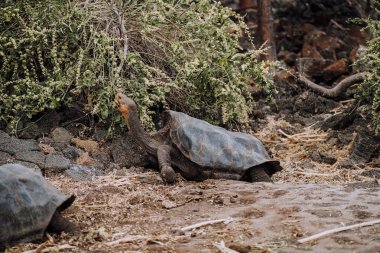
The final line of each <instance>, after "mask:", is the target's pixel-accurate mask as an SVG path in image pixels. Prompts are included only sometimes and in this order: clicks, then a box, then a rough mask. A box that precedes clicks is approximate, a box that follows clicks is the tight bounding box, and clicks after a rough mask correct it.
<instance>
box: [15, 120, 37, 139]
mask: <svg viewBox="0 0 380 253" xmlns="http://www.w3.org/2000/svg"><path fill="white" fill-rule="evenodd" d="M18 136H19V137H20V138H22V139H37V138H38V137H40V136H42V131H41V130H40V128H39V127H38V125H37V124H36V123H34V122H29V123H26V124H25V126H24V127H23V129H22V130H21V132H20V134H19V135H18Z"/></svg>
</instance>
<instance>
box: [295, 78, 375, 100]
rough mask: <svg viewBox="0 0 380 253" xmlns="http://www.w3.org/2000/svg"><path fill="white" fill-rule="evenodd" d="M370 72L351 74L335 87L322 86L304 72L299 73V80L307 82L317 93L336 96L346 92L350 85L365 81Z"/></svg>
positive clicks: (330, 96) (329, 96)
mask: <svg viewBox="0 0 380 253" xmlns="http://www.w3.org/2000/svg"><path fill="white" fill-rule="evenodd" d="M368 74H369V73H368V72H361V73H357V74H354V75H351V76H349V77H347V78H345V79H343V80H342V81H340V82H339V83H338V84H337V85H336V86H335V87H333V88H325V87H323V86H320V85H318V84H316V83H314V82H312V81H311V80H309V79H308V78H307V77H306V76H304V75H303V74H299V80H300V81H301V82H302V83H303V84H305V85H306V86H307V87H308V88H310V89H311V90H313V91H314V92H316V93H319V94H320V95H322V96H323V97H328V98H335V97H338V96H339V95H341V94H342V93H343V92H345V91H346V90H347V89H348V88H349V87H350V86H352V85H354V84H356V83H358V82H361V81H363V80H364V79H365V78H366V77H367V76H368Z"/></svg>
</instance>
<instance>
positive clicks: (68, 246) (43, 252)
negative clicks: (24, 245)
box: [22, 244, 76, 253]
mask: <svg viewBox="0 0 380 253" xmlns="http://www.w3.org/2000/svg"><path fill="white" fill-rule="evenodd" d="M75 248H76V247H75V246H71V245H69V244H63V245H57V246H52V247H47V248H45V249H43V250H41V251H40V252H41V253H46V252H50V251H52V250H65V249H75ZM35 252H37V250H35V249H33V250H27V251H23V252H22V253H35Z"/></svg>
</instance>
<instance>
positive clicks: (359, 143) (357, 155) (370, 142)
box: [350, 132, 380, 163]
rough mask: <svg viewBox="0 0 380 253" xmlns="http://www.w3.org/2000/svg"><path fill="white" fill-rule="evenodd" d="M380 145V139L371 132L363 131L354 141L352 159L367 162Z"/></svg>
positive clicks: (356, 161) (355, 161)
mask: <svg viewBox="0 0 380 253" xmlns="http://www.w3.org/2000/svg"><path fill="white" fill-rule="evenodd" d="M379 147H380V140H379V139H378V138H376V137H375V136H373V135H372V134H371V133H367V132H361V133H359V135H358V137H357V138H356V139H355V141H354V145H353V148H352V152H351V154H350V159H351V160H352V161H353V162H354V163H367V162H369V161H371V158H372V156H373V155H374V154H375V152H376V150H377V149H379Z"/></svg>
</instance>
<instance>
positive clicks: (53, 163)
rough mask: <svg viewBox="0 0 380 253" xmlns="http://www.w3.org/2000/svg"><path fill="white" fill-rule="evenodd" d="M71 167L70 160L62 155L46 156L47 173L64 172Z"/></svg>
mask: <svg viewBox="0 0 380 253" xmlns="http://www.w3.org/2000/svg"><path fill="white" fill-rule="evenodd" d="M69 167H70V160H69V159H67V158H65V157H63V156H61V155H53V154H48V155H46V160H45V172H53V173H57V172H62V171H64V170H66V169H68V168H69Z"/></svg>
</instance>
